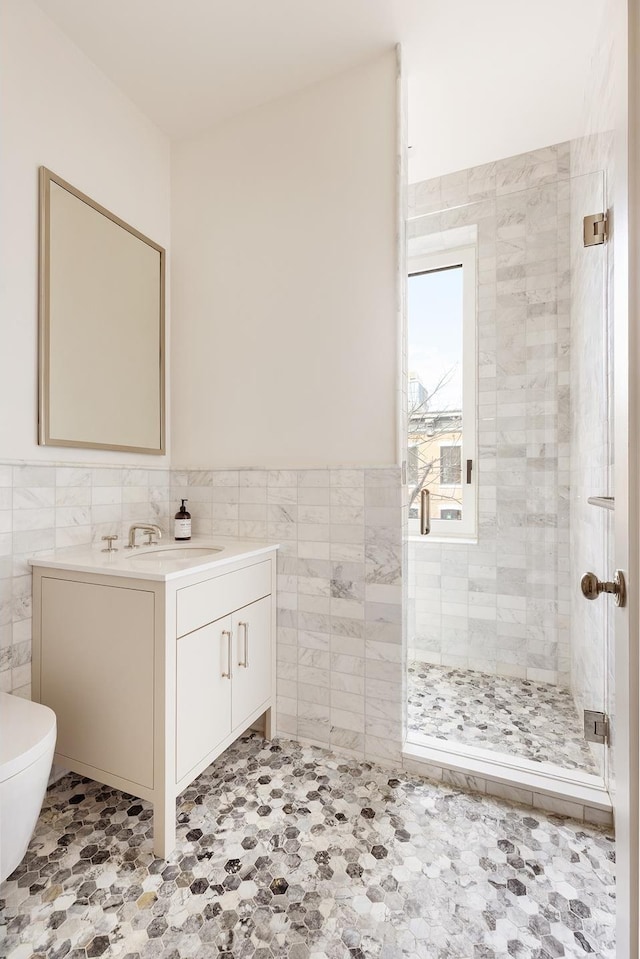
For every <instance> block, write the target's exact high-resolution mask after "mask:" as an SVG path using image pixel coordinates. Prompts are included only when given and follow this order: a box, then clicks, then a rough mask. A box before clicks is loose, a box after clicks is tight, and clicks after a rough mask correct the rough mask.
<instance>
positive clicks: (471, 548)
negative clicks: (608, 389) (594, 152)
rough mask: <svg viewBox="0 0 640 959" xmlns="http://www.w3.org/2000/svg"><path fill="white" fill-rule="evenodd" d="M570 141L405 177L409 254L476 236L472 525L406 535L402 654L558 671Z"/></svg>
mask: <svg viewBox="0 0 640 959" xmlns="http://www.w3.org/2000/svg"><path fill="white" fill-rule="evenodd" d="M569 175H570V146H569V144H568V143H562V144H558V145H556V146H551V147H548V148H545V149H541V150H536V151H534V152H532V153H527V154H523V155H520V156H516V157H511V158H509V159H506V160H500V161H497V162H495V163H489V164H485V165H483V166H481V167H475V168H473V169H470V170H464V171H462V172H460V173H455V174H452V175H450V176H445V177H439V178H437V179H435V180H429V181H424V182H422V183H417V184H415V185H413V186H412V187H410V190H409V198H410V214H409V215H410V220H409V255H410V256H411V255H412V253H413V252H416V253H418V252H422V251H423V250H424V249H425V243H427V242H428V241H429V240H430V239H432V240H433V241H434V242H438V243H439V242H444V243H448V245H452V244H451V243H450V242H449V241H450V240H451V238H453V239H454V240H455V238H456V236H460V237H462V238H463V239H464V242H467V234H468V232H469V230H473V231H474V234H475V236H476V238H477V247H478V337H479V343H478V355H479V462H478V472H477V476H478V482H479V531H478V542H477V543H476V544H472V545H463V544H456V543H455V542H449V543H435V542H433V541H422V540H421V541H417V542H412V543H411V544H410V555H409V564H408V569H409V590H410V609H409V614H410V630H409V655H410V656H411V655H415V656H416V657H418V658H421V659H423V660H425V661H428V662H433V663H442V664H444V665H452V666H459V667H462V668H471V669H477V670H481V671H484V672H488V673H498V674H500V675H505V676H518V677H521V678H529V679H534V680H537V681H542V682H551V683H567V682H568V680H569V675H570V654H569V608H570V595H569V426H570V409H569V363H570V355H569V352H570V351H569V334H570V270H569V267H570V260H569V233H568V231H569V220H570V189H569Z"/></svg>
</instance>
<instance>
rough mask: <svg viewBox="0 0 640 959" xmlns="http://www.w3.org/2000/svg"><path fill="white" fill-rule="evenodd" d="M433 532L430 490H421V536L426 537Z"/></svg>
mask: <svg viewBox="0 0 640 959" xmlns="http://www.w3.org/2000/svg"><path fill="white" fill-rule="evenodd" d="M430 532H431V503H430V497H429V490H428V489H426V488H425V489H422V490H420V535H421V536H426V535H427V534H428V533H430Z"/></svg>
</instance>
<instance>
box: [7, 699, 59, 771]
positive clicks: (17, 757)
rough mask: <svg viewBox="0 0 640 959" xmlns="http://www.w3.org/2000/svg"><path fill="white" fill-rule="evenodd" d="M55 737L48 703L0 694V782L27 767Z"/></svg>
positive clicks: (49, 746) (54, 719)
mask: <svg viewBox="0 0 640 959" xmlns="http://www.w3.org/2000/svg"><path fill="white" fill-rule="evenodd" d="M55 739H56V715H55V713H54V712H53V710H52V709H49V707H48V706H43V705H42V704H41V703H34V702H32V701H31V700H29V699H22V698H21V697H20V696H11V695H9V693H0V783H2V782H5V781H6V780H7V779H10V778H11V777H12V776H15V775H16V774H17V773H19V772H22V771H23V770H25V769H27V768H28V767H29V766H30V765H31V764H32V763H34V762H36V761H37V760H38V759H40V757H41V756H43V755H44V754H45V753H46V752H47V751H48V750H50V749H51V747H52V744H54V743H55Z"/></svg>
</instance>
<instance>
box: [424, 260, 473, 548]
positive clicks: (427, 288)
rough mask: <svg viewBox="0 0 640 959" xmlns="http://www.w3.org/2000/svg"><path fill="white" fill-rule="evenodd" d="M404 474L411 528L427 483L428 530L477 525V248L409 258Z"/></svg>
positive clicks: (463, 530) (459, 532)
mask: <svg viewBox="0 0 640 959" xmlns="http://www.w3.org/2000/svg"><path fill="white" fill-rule="evenodd" d="M408 329H409V369H410V370H411V371H412V372H411V373H410V374H409V383H408V437H407V482H408V484H409V523H410V533H412V534H413V533H415V534H419V532H420V524H419V513H420V502H421V496H420V492H421V490H423V489H428V490H429V494H430V495H429V502H430V513H431V532H430V535H432V536H437V537H446V538H456V537H457V538H466V539H468V538H472V537H474V536H475V535H476V533H477V502H476V489H477V484H476V472H477V471H476V468H475V467H476V458H477V453H476V435H477V425H476V423H477V396H476V390H477V386H476V378H477V360H476V250H475V247H473V246H469V247H464V248H461V249H455V250H447V251H443V252H439V253H429V254H426V255H421V256H416V257H413V258H411V259H410V260H409V280H408Z"/></svg>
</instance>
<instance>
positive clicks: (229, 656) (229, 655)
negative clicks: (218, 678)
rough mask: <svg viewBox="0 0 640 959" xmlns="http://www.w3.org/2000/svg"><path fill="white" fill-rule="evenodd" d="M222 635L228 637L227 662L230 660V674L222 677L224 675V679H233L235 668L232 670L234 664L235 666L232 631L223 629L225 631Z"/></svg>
mask: <svg viewBox="0 0 640 959" xmlns="http://www.w3.org/2000/svg"><path fill="white" fill-rule="evenodd" d="M222 635H223V636H226V637H227V660H228V663H229V672H228V673H223V674H222V675H223V677H224V679H233V668H232V664H233V646H232V641H233V633H232V632H231V630H230V629H223V630H222Z"/></svg>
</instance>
